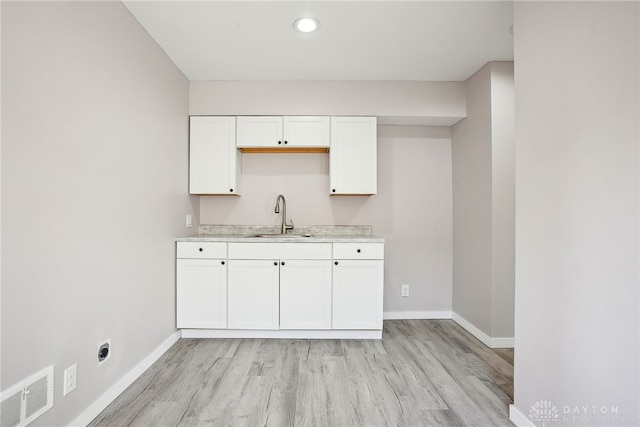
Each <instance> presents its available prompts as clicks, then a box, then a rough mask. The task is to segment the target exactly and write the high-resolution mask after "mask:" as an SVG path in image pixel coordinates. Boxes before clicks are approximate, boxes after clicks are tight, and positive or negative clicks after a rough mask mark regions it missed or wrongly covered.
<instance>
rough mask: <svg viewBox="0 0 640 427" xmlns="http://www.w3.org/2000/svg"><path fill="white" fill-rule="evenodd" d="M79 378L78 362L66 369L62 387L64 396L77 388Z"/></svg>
mask: <svg viewBox="0 0 640 427" xmlns="http://www.w3.org/2000/svg"><path fill="white" fill-rule="evenodd" d="M77 378H78V364H77V363H74V364H73V365H72V366H70V367H68V368H67V369H65V370H64V385H63V387H62V395H63V396H66V395H67V394H69V393H71V392H72V391H73V390H75V389H76V383H77Z"/></svg>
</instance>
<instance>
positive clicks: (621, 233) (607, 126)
mask: <svg viewBox="0 0 640 427" xmlns="http://www.w3.org/2000/svg"><path fill="white" fill-rule="evenodd" d="M514 9H515V55H516V60H515V76H516V80H515V89H516V104H515V107H516V108H515V111H516V141H517V143H516V171H517V176H516V194H517V198H516V236H517V239H516V330H515V333H516V335H515V338H516V357H515V407H516V409H517V410H518V411H519V412H520V413H521V414H524V416H525V417H526V416H527V415H528V413H529V409H530V408H531V406H532V405H534V404H535V403H536V402H538V401H540V400H547V401H550V402H551V403H552V404H553V405H555V406H556V407H557V409H558V412H559V415H560V417H559V419H558V420H557V421H556V422H554V423H553V425H581V426H584V425H596V424H597V425H622V424H624V425H638V424H639V423H640V418H638V415H639V413H640V407H639V406H640V404H639V402H640V385H639V380H640V372H639V366H640V365H639V363H638V361H639V360H640V350H639V340H640V318H639V311H640V310H639V308H640V305H639V302H640V301H639V297H640V295H639V288H640V286H639V285H640V283H639V277H638V271H639V256H640V252H639V248H638V245H639V234H638V227H639V220H640V218H639V214H638V209H639V191H640V188H639V187H640V186H639V182H640V180H639V178H640V177H639V166H640V165H639V143H640V130H639V123H640V120H639V119H640V110H639V92H640V84H639V79H638V76H639V75H640V69H639V68H640V67H639V65H640V37H639V35H640V25H639V22H640V5H639V4H638V3H637V2H515V4H514ZM576 406H578V407H579V408H578V409H579V410H578V413H577V414H573V412H574V408H575V407H576ZM583 406H588V407H589V408H588V410H587V411H586V413H584V412H585V411H583V410H582V409H580V408H581V407H583ZM594 406H595V407H596V408H597V410H595V411H593V410H592V409H591V408H592V407H594ZM612 407H614V408H616V409H617V415H616V416H614V417H612V418H608V417H603V416H602V415H601V413H602V408H604V410H607V411H608V412H609V413H611V412H612V410H611V409H612ZM565 408H569V410H570V412H571V414H569V415H568V416H567V415H565ZM594 412H595V413H594ZM574 415H575V417H574ZM551 424H552V423H551V422H549V423H547V425H551Z"/></svg>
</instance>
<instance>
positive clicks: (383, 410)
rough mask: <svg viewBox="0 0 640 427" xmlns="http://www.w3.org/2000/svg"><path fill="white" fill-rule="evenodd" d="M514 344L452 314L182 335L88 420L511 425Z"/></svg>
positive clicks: (116, 423)
mask: <svg viewBox="0 0 640 427" xmlns="http://www.w3.org/2000/svg"><path fill="white" fill-rule="evenodd" d="M512 399H513V350H507V349H503V350H492V349H489V348H487V347H486V346H485V345H484V344H482V343H481V342H480V341H478V340H477V339H476V338H474V337H473V336H471V335H470V334H469V333H467V332H466V331H465V330H464V329H462V328H461V327H460V326H458V325H457V324H456V323H454V322H453V321H451V320H392V321H385V322H384V334H383V339H382V340H357V341H350V340H268V339H181V340H179V341H178V342H177V343H176V344H175V345H174V346H173V347H171V349H169V350H168V351H167V352H166V353H165V354H164V355H163V356H162V357H161V358H160V359H159V360H158V361H157V362H156V363H155V364H154V365H153V366H152V367H151V368H149V369H148V370H147V371H146V372H145V373H144V374H143V375H142V376H141V377H140V378H139V379H138V380H137V381H136V382H135V383H134V384H132V385H131V386H130V387H129V388H128V389H127V390H125V391H124V392H123V393H122V394H121V395H120V396H119V397H118V398H117V399H116V400H115V401H114V402H113V403H112V404H111V405H109V407H107V408H106V409H105V410H104V411H103V412H102V413H101V414H100V415H99V416H98V417H97V418H96V419H95V420H93V422H92V423H91V424H90V426H94V427H98V426H225V425H230V426H511V425H512V424H511V422H510V421H509V420H508V415H507V414H508V405H509V404H510V403H512Z"/></svg>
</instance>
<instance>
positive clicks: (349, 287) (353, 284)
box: [333, 243, 384, 329]
mask: <svg viewBox="0 0 640 427" xmlns="http://www.w3.org/2000/svg"><path fill="white" fill-rule="evenodd" d="M333 253H334V257H338V256H339V257H340V258H342V259H335V260H334V265H333V329H382V299H383V295H384V288H383V285H384V260H383V257H384V245H383V244H382V243H365V244H359V243H335V244H334V247H333Z"/></svg>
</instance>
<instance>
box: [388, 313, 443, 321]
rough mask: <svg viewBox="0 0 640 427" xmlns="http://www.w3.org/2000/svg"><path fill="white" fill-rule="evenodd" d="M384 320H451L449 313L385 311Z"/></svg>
mask: <svg viewBox="0 0 640 427" xmlns="http://www.w3.org/2000/svg"><path fill="white" fill-rule="evenodd" d="M383 319H384V320H412V319H419V320H424V319H451V312H450V311H385V312H384V313H383Z"/></svg>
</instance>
